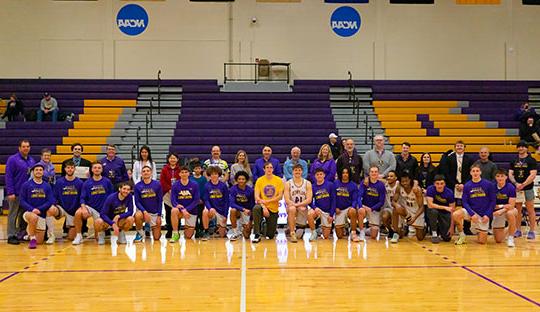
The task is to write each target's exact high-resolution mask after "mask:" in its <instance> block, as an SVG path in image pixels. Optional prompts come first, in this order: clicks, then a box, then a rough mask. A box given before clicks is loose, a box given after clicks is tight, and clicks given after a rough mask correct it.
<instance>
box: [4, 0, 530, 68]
mask: <svg viewBox="0 0 540 312" xmlns="http://www.w3.org/2000/svg"><path fill="white" fill-rule="evenodd" d="M370 2H371V3H369V4H363V5H355V6H354V7H355V8H356V9H357V10H358V11H359V12H360V14H361V16H362V26H361V29H360V31H359V32H358V33H357V34H356V35H355V36H353V37H349V38H342V37H338V36H337V35H336V34H334V33H333V31H332V29H331V28H330V26H329V24H330V22H329V19H330V15H331V14H332V12H333V11H334V10H335V9H336V8H337V7H338V6H339V5H332V4H324V3H323V0H303V1H302V2H301V3H257V2H256V0H236V1H235V2H234V3H233V4H227V3H190V2H189V1H188V0H166V1H137V2H136V3H138V4H140V5H142V6H143V7H144V8H145V9H146V11H147V12H148V14H149V24H148V28H147V29H146V31H145V32H144V33H142V34H141V35H139V36H136V37H129V36H126V35H124V34H122V33H121V32H120V31H119V29H118V27H117V26H116V21H115V19H116V14H117V12H118V10H119V9H120V8H121V7H122V6H123V5H125V4H127V3H130V2H126V1H120V0H98V1H53V0H0V29H1V31H0V42H1V45H2V47H1V48H0V77H1V78H15V77H18V78H37V77H43V78H119V79H124V78H153V77H155V75H156V72H157V70H158V69H162V71H163V74H162V77H163V78H164V79H167V78H213V79H216V78H217V79H222V78H223V63H224V62H226V61H235V62H252V61H253V60H254V59H255V58H266V59H269V60H271V61H281V62H291V63H292V69H293V78H302V79H317V78H321V79H323V78H324V79H345V78H346V73H347V70H349V69H350V70H352V71H353V73H354V74H355V78H357V79H540V62H539V61H538V56H539V55H540V40H538V38H540V7H535V6H522V5H521V0H514V1H511V0H502V1H501V2H502V4H501V5H487V6H486V5H480V6H474V5H473V6H471V5H456V4H455V1H454V0H437V1H436V5H390V4H388V1H386V0H371V1H370ZM252 17H256V18H257V23H256V24H253V23H252V21H251V19H252ZM231 74H232V75H235V76H236V77H239V76H243V77H249V76H250V75H251V72H250V71H248V70H247V69H246V70H243V71H234V72H231Z"/></svg>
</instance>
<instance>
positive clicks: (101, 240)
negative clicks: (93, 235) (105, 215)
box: [97, 232, 105, 245]
mask: <svg viewBox="0 0 540 312" xmlns="http://www.w3.org/2000/svg"><path fill="white" fill-rule="evenodd" d="M97 243H98V245H105V233H103V232H99V234H98V240H97Z"/></svg>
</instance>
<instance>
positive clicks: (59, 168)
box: [0, 157, 62, 174]
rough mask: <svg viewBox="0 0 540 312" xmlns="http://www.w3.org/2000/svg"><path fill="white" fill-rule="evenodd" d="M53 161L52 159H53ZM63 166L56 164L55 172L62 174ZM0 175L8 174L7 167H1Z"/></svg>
mask: <svg viewBox="0 0 540 312" xmlns="http://www.w3.org/2000/svg"><path fill="white" fill-rule="evenodd" d="M51 159H52V157H51ZM61 171H62V164H61V163H60V164H54V172H61ZM0 174H6V165H0Z"/></svg>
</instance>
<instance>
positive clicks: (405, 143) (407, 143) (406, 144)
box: [401, 141, 411, 147]
mask: <svg viewBox="0 0 540 312" xmlns="http://www.w3.org/2000/svg"><path fill="white" fill-rule="evenodd" d="M401 145H405V146H408V147H411V143H409V142H407V141H405V142H403V143H401Z"/></svg>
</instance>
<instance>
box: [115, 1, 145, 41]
mask: <svg viewBox="0 0 540 312" xmlns="http://www.w3.org/2000/svg"><path fill="white" fill-rule="evenodd" d="M116 24H117V25H118V28H119V29H120V31H121V32H123V33H124V34H126V35H128V36H137V35H140V34H141V33H143V32H144V31H145V29H146V27H148V13H146V10H145V9H144V8H143V7H142V6H140V5H138V4H127V5H125V6H123V7H122V8H121V9H120V11H118V15H116Z"/></svg>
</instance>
